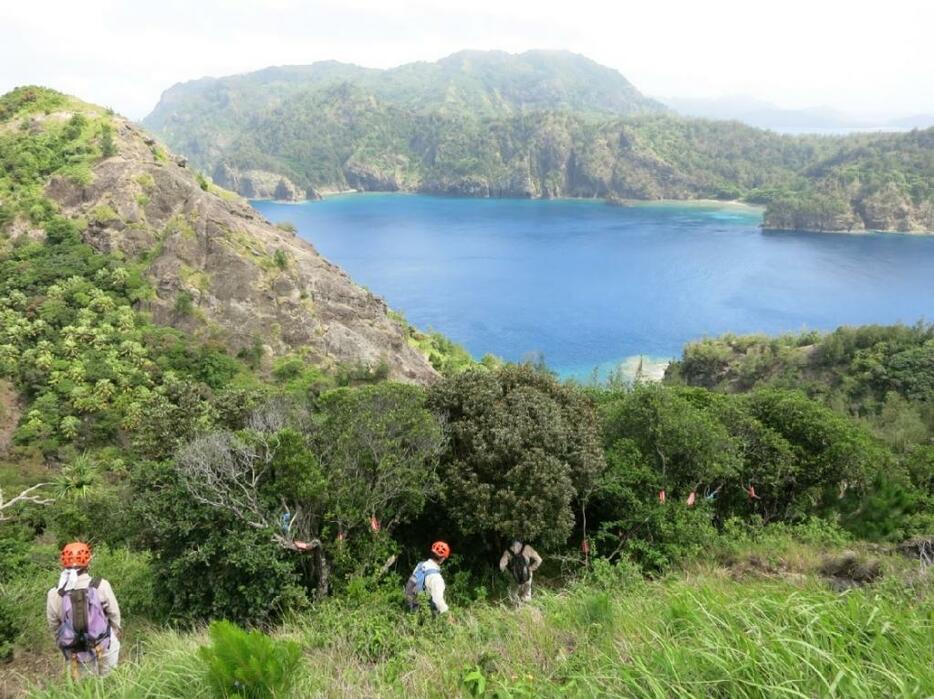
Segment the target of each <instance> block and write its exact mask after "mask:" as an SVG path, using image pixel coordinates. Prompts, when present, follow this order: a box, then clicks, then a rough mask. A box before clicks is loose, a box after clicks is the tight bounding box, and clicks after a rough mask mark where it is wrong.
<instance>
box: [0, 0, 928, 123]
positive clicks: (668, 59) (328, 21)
mask: <svg viewBox="0 0 934 699" xmlns="http://www.w3.org/2000/svg"><path fill="white" fill-rule="evenodd" d="M4 5H5V6H4V7H3V8H2V9H0V91H6V90H7V89H9V88H11V87H13V86H15V85H20V84H25V83H40V84H45V85H49V86H51V87H55V88H58V89H61V90H64V91H66V92H70V93H73V94H76V95H78V96H80V97H82V98H84V99H88V100H92V101H95V102H100V103H103V104H107V105H110V106H112V107H114V108H115V109H117V110H118V111H121V112H123V113H125V114H127V115H128V116H131V117H135V118H139V117H142V116H143V115H145V114H146V113H147V112H148V111H149V110H150V109H151V108H152V107H153V106H154V104H155V102H156V100H157V99H158V98H159V95H160V93H161V92H162V90H164V89H166V88H167V87H169V86H171V85H172V84H174V83H176V82H179V81H183V80H190V79H193V78H198V77H202V76H204V75H226V74H230V73H237V72H245V71H249V70H255V69H258V68H262V67H265V66H268V65H282V64H294V63H311V62H313V61H316V60H326V59H337V60H342V61H347V62H353V63H359V64H362V65H367V66H372V67H390V66H393V65H398V64H400V63H405V62H408V61H413V60H436V59H437V58H440V57H442V56H444V55H447V54H449V53H452V52H454V51H457V50H460V49H462V48H476V49H502V50H507V51H522V50H526V49H530V48H566V49H570V50H572V51H577V52H579V53H583V54H585V55H588V56H590V57H591V58H593V59H595V60H597V61H599V62H601V63H604V64H606V65H609V66H611V67H613V68H616V69H618V70H620V72H622V73H623V74H624V75H625V76H626V77H627V78H629V79H630V80H631V81H633V82H634V83H635V84H636V86H637V87H639V88H640V89H641V90H642V91H644V92H647V93H650V94H655V95H681V96H717V95H721V94H734V93H746V94H750V95H754V96H756V97H760V98H763V99H767V100H769V101H772V102H775V103H778V104H781V105H783V106H789V107H801V106H810V105H815V104H826V105H830V106H834V107H837V108H840V109H843V110H848V111H857V112H874V113H911V112H922V111H932V112H934V80H932V79H931V77H932V69H934V42H931V41H930V40H929V36H928V32H929V28H930V27H931V26H934V3H932V2H928V1H927V0H888V1H887V2H884V3H881V2H879V3H868V2H862V3H858V4H857V3H853V2H837V1H836V0H825V1H824V2H818V1H816V0H784V1H783V2H777V1H776V2H762V1H761V0H760V1H759V2H756V1H755V0H743V1H742V2H741V1H740V0H708V1H707V2H696V0H691V1H684V2H674V1H671V0H669V1H668V2H655V3H636V2H622V1H619V0H617V1H616V2H595V1H593V0H577V2H573V3H570V2H566V1H565V2H561V3H554V2H548V1H547V0H537V1H535V2H532V1H530V0H510V1H509V2H503V1H502V0H495V1H494V0H471V1H470V2H466V1H464V0H449V1H448V2H444V3H440V2H437V1H434V2H427V1H422V0H416V1H413V2H386V1H385V0H381V1H379V2H376V1H374V0H344V1H342V2H336V1H333V0H324V1H320V2H301V1H299V0H269V1H267V2H257V1H255V0H254V1H247V0H228V1H225V2H221V1H220V0H201V1H199V2H190V0H186V1H184V2H183V1H182V0H165V1H163V2H160V3H158V4H156V3H141V2H130V1H120V0H96V1H92V0H88V1H86V2H81V3H77V2H74V1H73V0H70V1H68V2H65V1H64V0H55V1H49V0H46V1H44V2H33V3H4Z"/></svg>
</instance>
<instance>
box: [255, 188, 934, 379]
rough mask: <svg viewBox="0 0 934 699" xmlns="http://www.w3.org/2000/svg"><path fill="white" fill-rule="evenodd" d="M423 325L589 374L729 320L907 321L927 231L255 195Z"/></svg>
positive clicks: (920, 304)
mask: <svg viewBox="0 0 934 699" xmlns="http://www.w3.org/2000/svg"><path fill="white" fill-rule="evenodd" d="M252 203H253V205H254V206H255V207H256V208H257V209H258V210H259V211H260V212H261V213H262V214H263V215H265V216H266V217H267V218H269V219H270V220H271V221H274V222H280V221H291V222H292V223H294V224H295V225H296V226H297V227H298V230H299V233H300V235H301V236H302V237H304V238H305V239H307V240H309V241H310V242H312V243H313V244H314V245H315V246H316V247H317V248H318V250H320V251H321V253H322V254H324V255H325V256H326V257H328V258H329V259H331V260H332V261H334V262H336V263H338V264H339V265H341V266H342V267H344V269H346V270H347V271H348V272H349V273H350V275H351V276H353V278H354V279H356V280H357V281H358V282H359V283H361V284H364V285H366V286H367V287H368V288H369V289H371V290H372V291H374V292H375V293H377V294H379V295H381V296H383V297H384V298H385V299H386V300H387V302H388V303H389V304H390V305H391V306H392V307H393V308H396V309H398V310H400V311H402V312H403V313H405V315H406V317H407V318H408V319H409V320H410V321H411V322H412V323H414V324H415V325H417V326H419V327H421V328H434V329H437V330H440V331H441V332H443V333H444V334H446V335H448V336H449V337H451V338H453V339H454V340H456V341H457V342H460V343H461V344H463V345H465V346H466V347H467V348H468V349H469V350H470V351H471V352H472V353H473V354H474V355H476V356H478V357H479V356H481V355H483V354H484V353H486V352H492V353H494V354H497V355H499V356H502V357H505V358H506V359H509V360H520V359H523V358H524V357H528V356H530V354H531V353H540V354H541V355H543V356H544V359H545V361H546V362H547V363H548V365H549V366H550V367H552V368H553V369H555V370H557V371H558V372H559V373H561V374H562V375H565V376H578V377H581V378H585V377H587V376H588V375H590V373H591V371H592V370H593V369H594V367H597V366H601V367H603V368H604V369H606V368H608V367H612V366H615V365H616V364H617V363H618V362H620V361H621V360H623V359H624V358H627V357H632V356H634V355H646V356H647V357H651V358H658V359H670V358H673V357H677V356H678V355H680V353H681V348H682V346H683V345H684V343H685V342H687V341H689V340H692V339H695V338H699V337H702V336H704V335H718V334H720V333H724V332H736V333H750V332H766V333H778V332H782V331H797V330H802V329H820V330H829V329H833V328H835V327H836V326H838V325H842V324H856V323H891V322H895V321H903V322H906V323H913V322H915V321H917V320H919V319H921V318H925V319H927V320H930V319H931V317H932V315H934V313H932V311H934V236H929V237H922V236H910V235H893V234H868V235H846V234H813V233H796V232H764V231H762V230H760V229H759V228H758V225H759V222H760V213H759V211H758V210H755V209H749V208H743V207H733V206H720V205H715V204H714V205H698V204H676V203H672V204H652V205H645V206H635V207H629V208H616V207H611V206H607V205H605V204H602V203H600V202H593V201H574V200H557V201H528V200H511V199H481V200H478V199H451V198H442V197H427V196H415V195H400V194H366V195H346V196H339V197H332V198H328V199H325V200H324V201H319V202H307V203H303V204H281V203H275V202H268V201H256V202H252Z"/></svg>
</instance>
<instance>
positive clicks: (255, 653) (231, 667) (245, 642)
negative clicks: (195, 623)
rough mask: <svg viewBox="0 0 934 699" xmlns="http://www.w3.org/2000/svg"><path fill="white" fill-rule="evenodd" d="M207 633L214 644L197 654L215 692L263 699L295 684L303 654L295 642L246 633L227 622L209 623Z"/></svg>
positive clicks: (280, 693)
mask: <svg viewBox="0 0 934 699" xmlns="http://www.w3.org/2000/svg"><path fill="white" fill-rule="evenodd" d="M209 635H210V637H211V640H212V641H213V645H211V646H209V647H204V648H201V649H199V650H200V653H199V654H200V655H201V658H202V660H203V661H204V663H205V665H207V668H208V684H209V685H210V686H211V688H212V689H213V691H214V694H216V695H218V696H224V697H228V696H238V697H247V698H248V699H266V698H267V697H270V698H271V697H277V696H282V695H283V694H284V693H285V692H287V691H288V689H289V687H290V686H291V685H292V684H293V683H294V681H295V673H296V670H297V669H298V665H299V659H300V657H301V653H302V650H301V648H300V647H299V645H298V644H297V643H292V642H288V641H285V642H282V641H279V642H277V641H273V640H272V639H270V638H269V637H268V636H266V635H265V634H263V633H262V632H260V631H252V632H250V633H246V632H245V631H242V630H241V629H238V628H237V627H236V626H235V625H233V624H231V623H230V622H226V621H218V622H215V623H213V624H211V628H210V629H209Z"/></svg>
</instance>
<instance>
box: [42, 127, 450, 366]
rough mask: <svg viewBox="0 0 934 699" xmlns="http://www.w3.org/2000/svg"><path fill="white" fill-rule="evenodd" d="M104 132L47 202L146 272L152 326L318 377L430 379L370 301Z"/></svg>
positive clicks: (196, 182) (234, 201)
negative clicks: (374, 374)
mask: <svg viewBox="0 0 934 699" xmlns="http://www.w3.org/2000/svg"><path fill="white" fill-rule="evenodd" d="M113 124H114V138H115V142H116V147H117V155H115V156H112V157H109V158H105V159H103V160H101V161H100V162H99V163H97V165H95V167H94V169H93V177H92V180H91V182H90V184H78V183H76V182H74V181H73V180H69V179H65V178H53V180H52V181H51V182H50V183H49V185H48V186H47V188H46V194H47V195H48V196H49V197H50V198H51V199H53V200H55V201H56V202H57V203H58V204H59V206H60V207H61V209H62V211H63V212H64V213H66V214H69V215H72V216H80V217H82V218H84V219H86V220H87V221H88V226H87V229H86V231H85V233H84V235H85V238H86V240H87V241H88V242H89V243H90V244H91V245H93V246H94V247H95V248H97V249H99V250H101V251H105V252H111V253H120V254H122V255H124V256H126V257H127V258H128V259H130V260H136V261H139V262H140V263H142V264H144V265H145V273H146V275H147V277H148V278H149V279H150V281H151V283H152V285H153V287H154V289H155V294H154V295H153V297H152V298H150V299H149V300H148V301H146V302H145V308H144V310H148V311H149V312H151V314H152V317H153V319H154V320H155V321H156V322H158V323H163V324H167V325H172V326H175V327H178V328H180V329H182V330H185V331H187V332H191V333H193V334H195V335H197V336H201V337H205V338H214V339H217V340H219V341H222V342H224V343H225V344H226V345H227V346H228V347H230V348H231V349H233V350H234V351H237V350H240V349H246V348H252V347H254V346H255V345H257V344H259V345H262V346H263V347H264V348H265V351H266V355H267V356H276V355H282V354H286V353H289V352H293V351H299V350H301V351H303V352H306V353H307V354H308V355H309V358H310V359H311V360H313V361H316V362H318V363H320V364H321V365H322V366H324V367H333V366H335V365H337V364H341V363H347V364H353V365H361V366H367V367H371V368H372V367H376V366H378V365H380V364H385V365H386V366H388V368H389V374H390V376H391V377H392V378H395V379H398V380H404V381H413V382H420V383H425V382H429V381H431V380H433V379H434V378H435V376H436V373H435V371H434V370H433V369H432V368H431V366H430V364H429V363H428V361H427V360H426V359H425V358H424V357H423V356H422V355H421V354H419V353H418V352H417V351H415V350H414V349H412V348H411V347H410V346H409V345H408V344H407V342H406V339H405V336H404V334H403V328H402V327H401V326H400V325H399V324H398V323H397V322H395V321H394V320H392V319H391V318H390V317H389V315H388V310H389V309H388V308H387V307H386V304H385V303H384V302H383V301H382V300H381V299H380V298H378V297H376V296H374V295H373V294H372V293H370V292H369V291H367V290H366V289H363V288H362V287H360V286H358V285H357V284H355V283H354V282H353V281H352V280H351V279H350V278H349V277H348V276H347V274H345V273H344V272H343V271H342V270H341V269H340V268H339V267H337V266H336V265H333V264H331V263H330V262H328V261H327V260H325V259H324V258H322V257H321V256H320V255H319V254H318V253H317V252H316V251H315V249H314V248H313V247H312V246H311V245H310V244H308V243H307V242H305V241H303V240H301V239H300V238H298V237H296V236H295V235H294V234H292V233H288V232H285V231H282V230H279V229H278V228H276V227H275V226H273V225H272V224H270V223H269V222H268V221H266V220H265V219H263V218H262V217H261V216H260V215H259V214H258V213H257V212H256V211H255V210H254V209H252V208H251V207H249V206H248V205H247V204H246V203H245V202H243V201H242V200H240V199H239V198H238V197H236V196H234V195H232V194H231V193H230V192H225V191H224V190H220V189H218V188H216V187H214V186H213V185H210V184H209V183H208V182H207V181H206V180H204V179H203V178H199V177H198V176H196V174H195V173H193V172H192V171H191V170H190V169H189V168H187V167H186V164H185V162H184V160H181V159H178V158H175V157H173V156H171V155H169V154H168V153H166V152H165V151H164V150H163V149H162V148H161V147H160V146H159V145H158V144H157V143H156V142H155V141H153V140H152V139H151V138H149V137H147V136H146V135H145V134H144V133H143V132H142V131H140V130H139V129H138V128H137V127H135V126H133V125H132V124H130V123H128V122H126V121H125V120H122V119H119V118H116V117H115V118H114V119H113ZM280 179H281V178H280ZM278 186H279V185H278V184H277V187H278Z"/></svg>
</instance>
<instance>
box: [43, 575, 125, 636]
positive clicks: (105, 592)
mask: <svg viewBox="0 0 934 699" xmlns="http://www.w3.org/2000/svg"><path fill="white" fill-rule="evenodd" d="M91 579H92V578H91V576H90V575H88V574H87V573H81V574H80V575H79V576H78V580H77V581H76V582H75V589H76V590H86V589H87V588H88V587H90V586H91ZM97 596H98V598H99V599H100V601H101V607H103V609H104V614H106V615H107V619H108V620H109V621H110V625H111V626H112V627H114V629H115V630H116V631H117V632H119V631H120V628H121V627H120V622H121V619H120V605H119V604H118V603H117V597H116V595H114V591H113V588H112V587H111V586H110V583H109V582H107V581H106V580H101V583H100V585H98V586H97ZM45 618H46V621H48V624H49V629H51V630H52V633H55V632H56V631H57V630H58V627H59V626H60V625H61V623H62V596H61V595H59V594H58V588H55V587H53V588H52V589H51V590H49V593H48V595H46V602H45Z"/></svg>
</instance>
